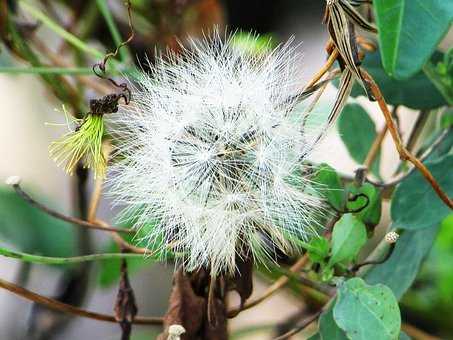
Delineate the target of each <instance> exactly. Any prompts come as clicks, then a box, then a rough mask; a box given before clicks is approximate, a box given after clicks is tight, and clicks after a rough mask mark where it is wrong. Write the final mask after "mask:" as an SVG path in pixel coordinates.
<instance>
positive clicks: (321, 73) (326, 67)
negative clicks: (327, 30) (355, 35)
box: [305, 49, 339, 89]
mask: <svg viewBox="0 0 453 340" xmlns="http://www.w3.org/2000/svg"><path fill="white" fill-rule="evenodd" d="M338 55H339V53H338V50H337V49H334V50H333V51H332V53H331V54H330V56H329V58H328V59H327V61H326V63H325V64H324V65H323V66H322V67H321V68H320V69H319V71H318V72H316V74H315V75H314V76H313V77H312V78H311V80H310V81H309V82H308V84H307V85H306V87H305V88H306V89H307V88H309V87H312V86H313V85H315V84H316V83H317V82H318V81H319V80H320V79H321V78H322V77H323V76H324V74H326V73H327V72H328V71H329V70H330V68H331V67H332V65H333V64H334V63H335V60H337V58H338Z"/></svg>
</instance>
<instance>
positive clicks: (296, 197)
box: [108, 33, 325, 275]
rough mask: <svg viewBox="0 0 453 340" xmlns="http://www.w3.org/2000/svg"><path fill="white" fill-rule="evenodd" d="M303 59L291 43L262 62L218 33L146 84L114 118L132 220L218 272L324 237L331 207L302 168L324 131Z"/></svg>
mask: <svg viewBox="0 0 453 340" xmlns="http://www.w3.org/2000/svg"><path fill="white" fill-rule="evenodd" d="M250 39H254V38H253V37H250ZM298 63H300V59H299V56H298V55H297V54H296V53H295V52H294V50H293V49H292V48H291V47H290V46H289V43H288V44H285V45H283V46H280V47H278V48H276V49H275V50H273V51H271V52H269V53H266V54H263V53H261V54H259V55H258V54H256V55H255V54H252V53H250V52H249V51H244V50H241V49H239V48H237V47H236V46H235V45H234V43H233V40H232V39H231V38H228V37H227V38H226V39H223V40H222V39H221V38H220V36H219V34H218V33H214V34H213V37H211V38H206V39H204V40H201V41H195V40H192V41H191V42H190V47H188V48H186V49H184V50H183V51H182V53H181V54H180V55H174V54H170V56H166V57H160V58H158V59H157V62H156V64H155V65H153V66H151V72H150V73H149V74H145V73H142V74H141V75H140V76H139V78H138V81H137V83H138V85H137V86H136V88H135V90H134V94H133V98H134V99H133V105H132V106H129V107H124V108H123V109H122V110H121V111H120V112H119V113H118V114H116V115H114V116H113V117H112V118H114V119H115V120H114V121H112V122H111V126H112V129H113V136H114V139H115V144H116V148H117V149H116V151H115V157H116V158H117V159H118V161H117V162H116V163H115V164H114V165H113V166H112V168H111V171H110V175H109V181H108V182H109V186H110V193H111V194H112V195H113V196H114V197H115V198H116V201H117V202H118V203H120V204H123V205H126V206H127V208H126V210H125V212H124V213H123V215H122V216H123V218H124V216H131V215H133V216H134V224H135V227H136V228H144V226H147V225H149V224H152V227H151V228H146V235H145V236H144V237H145V239H146V241H147V242H148V243H149V245H150V246H154V245H159V246H162V247H166V248H169V247H170V248H171V249H172V250H174V251H175V252H177V253H178V254H182V256H183V258H184V265H185V266H186V269H187V270H194V269H198V268H200V267H208V268H210V270H211V274H212V275H216V274H219V273H222V272H223V273H233V272H234V271H235V268H236V266H235V261H236V258H237V256H241V257H243V256H253V257H254V258H255V259H256V260H262V259H263V257H271V258H272V255H273V252H274V251H275V248H278V249H279V250H281V251H283V252H285V253H287V254H291V253H292V252H294V251H295V250H297V242H296V241H295V239H296V238H299V239H300V238H302V239H307V238H309V237H311V236H312V235H313V234H314V233H315V229H316V227H317V226H316V219H315V217H316V216H317V214H318V213H319V211H320V207H321V203H320V200H319V199H318V198H317V196H316V195H313V190H312V188H311V187H312V186H311V180H310V178H309V177H307V175H305V174H304V172H305V171H306V170H307V168H306V167H305V166H304V165H303V161H304V160H306V158H307V157H308V156H309V155H310V154H311V152H312V150H313V149H314V148H315V145H316V143H317V142H318V141H319V137H320V136H321V135H323V134H324V133H325V128H324V126H322V127H321V125H319V126H318V127H316V126H309V124H305V120H306V118H307V115H308V113H304V112H301V110H298V109H297V107H296V104H297V95H298V93H300V90H301V85H302V83H301V80H300V77H299V72H298V67H297V64H298ZM269 241H270V242H271V244H272V245H273V247H269Z"/></svg>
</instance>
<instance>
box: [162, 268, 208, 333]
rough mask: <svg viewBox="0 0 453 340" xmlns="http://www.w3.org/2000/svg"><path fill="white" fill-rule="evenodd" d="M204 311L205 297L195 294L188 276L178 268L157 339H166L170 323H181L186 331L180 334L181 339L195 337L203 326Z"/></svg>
mask: <svg viewBox="0 0 453 340" xmlns="http://www.w3.org/2000/svg"><path fill="white" fill-rule="evenodd" d="M205 311H206V301H205V298H204V297H200V296H197V295H196V294H195V292H194V290H193V288H192V284H191V281H190V278H189V276H187V275H186V274H185V273H184V272H183V271H182V270H181V269H179V270H178V271H177V272H176V273H175V275H174V282H173V289H172V292H171V294H170V301H169V307H168V311H167V313H166V314H165V316H164V330H165V331H164V333H162V334H161V335H160V336H159V339H160V340H166V339H167V337H168V328H169V327H170V326H171V325H181V326H183V327H184V328H185V330H186V332H185V333H184V334H182V335H181V340H193V339H197V338H198V334H200V333H201V330H202V327H203V323H204V319H205Z"/></svg>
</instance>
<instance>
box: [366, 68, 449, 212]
mask: <svg viewBox="0 0 453 340" xmlns="http://www.w3.org/2000/svg"><path fill="white" fill-rule="evenodd" d="M361 72H362V74H363V76H364V78H365V80H366V81H367V82H368V84H369V86H370V90H371V92H372V93H373V96H374V97H375V98H376V101H377V102H378V105H379V107H380V109H381V111H382V113H383V114H384V118H385V121H386V124H387V127H388V130H389V131H390V134H391V136H392V139H393V142H394V144H395V146H396V149H397V151H398V154H399V155H400V158H401V159H402V160H404V161H409V162H411V163H412V164H413V165H414V166H415V167H416V168H417V169H418V170H419V171H420V172H421V174H422V175H423V177H425V178H426V180H427V181H428V182H429V183H430V184H431V186H432V188H433V189H434V191H435V192H436V193H437V195H438V196H439V197H440V198H441V199H442V201H443V202H444V203H445V204H446V205H447V206H448V207H450V208H451V209H453V200H452V199H450V198H449V197H448V195H447V194H446V193H445V192H444V191H443V190H442V189H441V187H440V186H439V183H437V181H436V179H435V178H434V176H433V175H432V174H431V172H430V171H429V170H428V168H427V167H426V166H425V165H424V164H423V163H422V162H421V161H420V160H419V159H418V158H417V157H415V156H414V155H412V154H411V153H410V152H409V151H408V150H407V149H406V148H405V147H404V145H403V142H402V140H401V137H400V135H399V133H398V129H397V127H396V125H395V123H394V121H393V118H392V113H391V112H390V110H389V109H388V107H387V103H386V102H385V99H384V97H383V95H382V93H381V90H380V88H379V86H378V85H377V84H376V83H375V81H374V79H373V78H372V77H371V76H370V75H369V74H368V72H366V71H365V70H363V69H362V70H361Z"/></svg>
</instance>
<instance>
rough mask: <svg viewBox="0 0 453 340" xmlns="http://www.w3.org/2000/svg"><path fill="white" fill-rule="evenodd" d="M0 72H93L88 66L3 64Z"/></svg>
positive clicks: (81, 73) (69, 73)
mask: <svg viewBox="0 0 453 340" xmlns="http://www.w3.org/2000/svg"><path fill="white" fill-rule="evenodd" d="M0 73H7V74H58V75H72V74H77V75H90V74H92V73H93V70H92V69H91V68H87V67H53V66H34V67H17V66H1V67H0Z"/></svg>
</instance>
